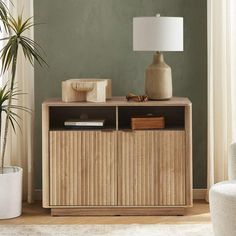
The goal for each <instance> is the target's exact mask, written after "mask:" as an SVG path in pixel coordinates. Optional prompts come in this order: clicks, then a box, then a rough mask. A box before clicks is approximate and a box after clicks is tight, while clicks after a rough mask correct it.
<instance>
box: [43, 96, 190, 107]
mask: <svg viewBox="0 0 236 236" xmlns="http://www.w3.org/2000/svg"><path fill="white" fill-rule="evenodd" d="M43 105H47V106H190V105H191V101H190V100H189V99H188V98H184V97H173V98H171V99H170V100H165V101H147V102H134V101H129V102H128V101H127V100H126V98H125V97H112V99H110V100H107V101H106V102H96V103H94V102H63V101H62V100H61V98H51V99H48V100H46V101H44V103H43Z"/></svg>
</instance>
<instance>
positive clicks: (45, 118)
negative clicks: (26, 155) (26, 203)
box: [42, 104, 50, 208]
mask: <svg viewBox="0 0 236 236" xmlns="http://www.w3.org/2000/svg"><path fill="white" fill-rule="evenodd" d="M48 131H49V107H48V106H47V105H46V104H43V105H42V156H43V158H42V172H43V173H42V177H43V183H42V189H43V207H45V208H48V207H49V205H50V204H49V201H50V200H49V192H50V186H49V175H50V170H49V159H50V158H49V151H48V150H49V146H48Z"/></svg>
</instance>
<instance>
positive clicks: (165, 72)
mask: <svg viewBox="0 0 236 236" xmlns="http://www.w3.org/2000/svg"><path fill="white" fill-rule="evenodd" d="M133 50H134V51H156V53H155V54H154V58H153V63H152V64H151V65H150V66H148V68H147V69H146V80H145V92H146V95H148V97H149V99H151V100H167V99H170V98H171V97H172V75H171V68H170V67H169V66H168V65H167V64H166V63H165V61H164V56H163V54H162V53H161V51H183V18H182V17H161V16H160V15H159V14H158V15H157V16H156V17H134V19H133Z"/></svg>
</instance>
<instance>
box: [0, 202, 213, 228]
mask: <svg viewBox="0 0 236 236" xmlns="http://www.w3.org/2000/svg"><path fill="white" fill-rule="evenodd" d="M209 222H210V214H209V205H208V204H207V203H206V202H205V201H195V202H194V206H193V208H192V209H189V210H188V211H187V212H186V215H185V216H128V217H127V216H125V217H124V216H115V217H111V216H109V217H104V216H102V217H101V216H100V217H52V216H51V215H50V210H48V209H43V208H42V207H41V203H40V202H37V203H35V204H32V205H29V204H27V203H24V205H23V215H22V216H21V217H18V218H15V219H11V220H2V221H1V220H0V225H1V224H15V225H18V224H19V225H20V224H23V225H29V224H183V223H185V224H202V223H209Z"/></svg>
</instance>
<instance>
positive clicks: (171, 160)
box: [118, 131, 186, 206]
mask: <svg viewBox="0 0 236 236" xmlns="http://www.w3.org/2000/svg"><path fill="white" fill-rule="evenodd" d="M118 150H119V153H118V169H119V172H118V205H120V206H183V205H185V201H186V198H185V131H135V132H123V131H119V132H118Z"/></svg>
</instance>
